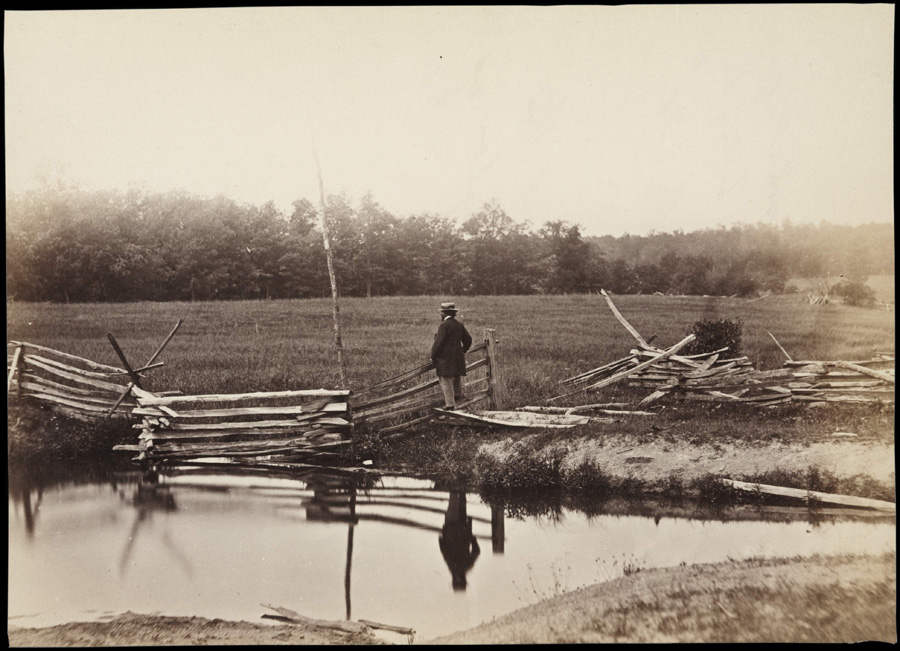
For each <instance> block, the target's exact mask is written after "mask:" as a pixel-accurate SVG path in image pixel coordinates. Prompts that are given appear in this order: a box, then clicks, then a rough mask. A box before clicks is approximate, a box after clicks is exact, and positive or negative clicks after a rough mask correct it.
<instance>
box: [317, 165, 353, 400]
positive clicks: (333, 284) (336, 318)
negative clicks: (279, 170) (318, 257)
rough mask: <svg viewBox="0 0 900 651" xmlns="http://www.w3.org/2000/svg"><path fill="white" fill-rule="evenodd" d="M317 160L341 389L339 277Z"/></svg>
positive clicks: (341, 351) (320, 167) (323, 236)
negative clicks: (335, 268)
mask: <svg viewBox="0 0 900 651" xmlns="http://www.w3.org/2000/svg"><path fill="white" fill-rule="evenodd" d="M313 156H315V158H316V174H318V177H319V223H320V225H321V228H322V241H323V242H324V244H325V261H326V263H327V264H328V278H329V280H330V281H331V302H332V305H333V312H334V347H335V348H336V349H337V358H338V371H339V373H340V378H341V388H342V389H344V388H346V386H347V381H346V378H345V377H344V346H343V344H342V343H341V307H340V305H339V303H338V286H337V277H336V276H335V274H334V255H333V254H332V252H331V236H330V235H329V233H328V220H327V219H325V186H324V184H323V183H322V166H321V165H319V155H318V153H316V151H315V150H313Z"/></svg>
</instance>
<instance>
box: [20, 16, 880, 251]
mask: <svg viewBox="0 0 900 651" xmlns="http://www.w3.org/2000/svg"><path fill="white" fill-rule="evenodd" d="M893 31H894V7H893V5H890V4H858V5H852V4H843V5H841V4H821V5H811V4H797V5H771V4H758V5H719V6H709V5H671V6H666V5H646V6H638V5H635V6H620V7H612V6H610V7H602V6H601V7H585V6H577V7H506V6H502V7H455V8H441V7H418V8H410V7H391V8H380V9H379V8H269V9H258V8H229V9H196V10H183V9H182V10H143V11H138V10H125V11H62V12H5V34H4V47H5V72H6V87H5V91H6V94H5V98H6V105H5V108H6V180H7V191H10V190H12V191H19V190H24V189H27V188H29V187H32V186H33V185H35V184H36V183H38V182H39V181H40V180H41V179H42V178H44V179H53V180H55V179H56V178H62V179H64V180H66V181H68V182H73V183H79V184H81V185H83V186H85V187H88V188H107V189H112V188H122V189H124V188H128V187H143V188H146V189H147V190H151V191H157V190H160V191H167V190H172V189H176V188H182V189H184V190H187V191H189V192H192V193H196V194H200V195H208V196H213V195H216V194H224V195H226V196H229V197H232V198H234V199H236V200H238V201H241V202H248V203H254V204H262V203H264V202H266V201H269V200H273V201H275V203H276V205H277V206H278V207H279V208H281V209H282V210H284V211H286V212H289V211H290V209H291V202H292V201H293V200H295V199H298V198H301V197H304V198H307V199H309V200H310V201H313V202H314V203H315V204H318V185H317V180H316V167H315V159H314V154H313V152H314V149H315V150H316V151H317V152H318V156H319V159H320V161H321V167H322V174H323V179H324V184H325V190H326V192H328V193H338V192H346V193H347V194H348V195H349V196H350V198H351V199H352V200H353V201H354V203H356V202H357V201H358V199H359V197H360V196H362V194H363V193H365V192H366V191H371V193H372V194H373V196H374V198H375V199H376V200H377V201H378V202H379V203H381V204H382V205H383V206H384V207H385V208H387V209H388V210H390V211H391V212H392V213H394V214H396V215H398V216H400V217H405V216H407V215H409V214H412V213H420V212H425V211H428V212H433V213H439V214H443V215H446V216H448V217H452V218H455V219H459V220H464V219H466V218H467V217H468V216H470V215H471V214H472V213H473V212H476V211H477V210H479V208H480V207H481V205H482V204H483V203H484V202H485V201H488V200H490V199H496V200H497V201H498V202H499V203H500V205H501V206H502V207H503V208H504V209H505V210H506V211H507V213H508V214H509V215H510V216H511V217H513V218H514V219H516V220H517V221H525V220H528V221H530V222H531V223H532V224H533V225H535V226H540V225H541V224H542V223H543V222H545V221H548V220H550V219H565V220H568V221H571V222H574V223H578V224H580V225H582V226H583V227H584V232H585V234H588V235H603V234H613V235H621V234H622V233H624V232H629V233H633V234H645V233H648V232H650V231H651V230H656V231H669V232H670V231H674V230H676V229H683V230H685V231H691V230H695V229H699V228H705V227H714V226H716V225H718V224H725V225H730V224H733V223H736V222H744V223H752V222H760V221H762V222H773V223H778V224H780V223H781V222H782V221H783V220H784V219H791V220H792V221H794V222H818V221H820V220H826V221H831V222H835V223H850V224H861V223H869V222H873V221H874V222H892V221H893V59H894V56H893V40H894V39H893Z"/></svg>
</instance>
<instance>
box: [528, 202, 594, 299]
mask: <svg viewBox="0 0 900 651" xmlns="http://www.w3.org/2000/svg"><path fill="white" fill-rule="evenodd" d="M540 235H541V237H542V238H543V239H544V241H545V243H546V244H547V249H548V251H549V256H550V268H549V271H548V278H547V280H546V288H547V291H550V292H553V293H568V292H578V291H585V290H586V289H587V288H588V287H589V282H590V274H591V255H592V249H591V246H590V245H589V244H588V243H587V242H585V241H584V240H583V239H582V237H581V231H580V229H579V227H578V226H577V225H575V224H569V223H567V222H565V221H562V220H557V221H549V222H547V223H545V224H544V226H543V228H541V230H540Z"/></svg>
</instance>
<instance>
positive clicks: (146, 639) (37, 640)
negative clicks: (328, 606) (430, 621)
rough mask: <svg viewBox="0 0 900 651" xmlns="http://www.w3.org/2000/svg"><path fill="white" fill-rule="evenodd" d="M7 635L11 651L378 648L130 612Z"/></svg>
mask: <svg viewBox="0 0 900 651" xmlns="http://www.w3.org/2000/svg"><path fill="white" fill-rule="evenodd" d="M8 634H9V645H10V646H11V647H39V646H40V647H43V646H73V647H74V646H102V647H105V646H175V645H179V646H185V645H187V646H199V645H204V646H206V645H233V644H234V645H236V644H253V645H259V644H383V642H381V641H380V640H378V639H376V638H375V637H374V636H372V635H363V634H359V633H345V632H341V631H336V630H332V629H327V628H323V627H321V626H312V625H305V624H297V625H291V626H282V625H277V626H268V625H265V624H252V623H250V622H229V621H224V620H221V619H204V618H202V617H161V616H155V615H136V614H134V613H124V614H122V615H119V616H118V617H116V618H115V619H113V620H112V621H108V622H71V623H69V624H61V625H59V626H50V627H47V628H18V627H15V626H10V627H9V631H8Z"/></svg>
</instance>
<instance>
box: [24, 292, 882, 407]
mask: <svg viewBox="0 0 900 651" xmlns="http://www.w3.org/2000/svg"><path fill="white" fill-rule="evenodd" d="M445 298H454V297H403V298H370V299H365V298H347V299H342V300H341V303H340V307H341V319H342V340H343V345H344V360H345V367H346V375H347V381H348V384H349V388H351V389H353V388H361V387H363V386H366V385H368V384H372V383H374V382H377V381H379V380H382V379H385V378H388V377H392V376H394V375H396V374H398V373H400V372H402V371H405V370H407V369H411V368H413V367H416V366H419V365H421V364H423V363H425V362H426V361H427V360H428V353H429V348H430V345H431V342H432V339H433V336H434V332H435V330H436V328H437V325H438V313H437V306H438V304H439V303H440V301H441V300H445ZM456 300H457V301H458V303H459V305H460V307H461V318H462V320H463V322H464V323H465V324H466V326H467V328H468V329H469V331H470V332H471V333H472V335H473V337H474V338H475V339H476V341H478V340H480V339H481V338H482V333H483V330H484V329H485V328H493V329H494V330H495V331H496V332H497V336H498V338H499V339H500V355H501V365H502V369H503V375H504V380H505V385H506V395H507V402H508V403H509V405H508V406H510V407H515V406H521V405H525V404H535V403H536V402H538V401H541V400H543V399H546V398H548V397H551V396H554V395H558V394H559V393H561V390H560V388H559V386H558V383H559V382H560V381H561V380H563V379H566V378H568V377H570V376H572V375H575V374H577V373H579V372H582V371H585V370H589V369H591V368H594V367H596V366H599V365H601V364H603V363H606V362H609V361H613V360H616V359H619V358H621V357H624V356H626V355H627V354H628V351H629V350H630V349H631V348H632V347H633V345H634V343H635V342H634V340H633V339H632V338H631V336H630V335H629V334H628V333H627V332H626V331H625V329H624V328H623V327H622V326H621V325H620V324H619V323H618V321H616V320H615V318H614V316H613V315H612V313H611V312H610V310H609V308H608V307H607V305H606V303H605V301H604V300H603V299H602V298H601V297H599V296H597V295H570V296H528V297H510V296H500V297H472V298H465V299H456ZM614 300H615V302H616V305H617V307H618V308H619V310H620V311H621V312H622V314H623V315H624V316H625V317H626V318H627V319H628V320H629V321H630V322H631V323H632V324H633V325H634V326H635V328H637V330H638V331H639V332H641V333H642V334H643V335H644V336H645V337H650V336H653V335H656V337H657V338H656V340H655V341H654V344H655V345H658V346H661V347H666V346H670V345H672V344H674V343H676V342H677V341H679V340H680V339H681V338H683V337H684V335H685V333H686V332H687V331H688V330H689V329H690V327H691V325H692V324H693V323H694V322H695V321H697V320H699V319H722V318H727V319H739V320H740V321H741V322H742V323H743V344H744V351H743V352H744V353H745V354H746V355H748V356H749V358H750V360H751V362H752V363H753V364H754V365H755V366H756V367H757V368H759V369H770V368H776V367H778V366H780V365H781V363H782V361H783V359H784V357H783V355H782V353H781V352H780V351H779V350H778V348H777V346H776V345H775V343H774V342H773V341H772V339H771V338H770V337H769V335H768V334H767V333H768V332H771V333H772V334H773V335H774V336H775V337H776V338H777V339H778V341H779V342H780V343H781V345H782V346H784V347H785V349H786V350H787V351H788V352H789V353H790V355H791V356H792V357H793V358H794V359H819V360H833V359H844V360H859V359H866V358H868V357H869V356H870V355H871V354H872V353H873V351H884V350H893V348H894V334H895V331H894V313H893V312H890V313H889V312H886V311H883V310H869V309H862V308H853V307H848V306H843V305H824V306H822V305H810V304H808V303H806V302H804V301H803V300H802V299H800V298H799V297H797V296H771V297H768V298H765V299H762V300H756V301H747V300H743V299H737V298H733V299H729V298H714V297H710V298H707V297H672V296H616V297H615V298H614ZM7 307H8V309H7V338H8V340H24V341H28V342H31V343H35V344H40V345H44V346H50V347H53V348H56V349H59V350H61V351H64V352H68V353H72V354H75V355H80V356H83V357H87V358H89V359H92V360H94V361H98V362H105V363H109V364H114V365H117V366H118V365H120V363H119V361H118V359H117V357H116V355H115V353H114V351H113V349H112V347H111V345H110V343H109V341H108V339H107V337H106V333H107V332H111V333H113V334H114V335H115V337H116V339H117V340H118V342H119V344H120V345H121V347H122V349H123V350H124V351H125V354H126V355H127V356H128V357H129V359H130V361H131V363H132V364H134V365H138V364H143V363H144V362H145V361H146V360H147V359H148V358H149V357H150V356H151V355H152V354H153V353H154V352H155V350H156V348H157V347H158V345H159V344H160V343H161V342H162V340H163V339H164V338H165V336H166V335H167V334H168V332H169V331H170V330H171V329H172V327H173V326H174V325H175V323H176V322H177V321H178V319H180V318H182V317H184V318H185V321H184V324H183V325H182V326H181V328H180V330H179V331H178V333H177V334H176V335H175V337H174V338H173V339H172V341H171V342H170V343H169V345H168V347H167V348H166V350H165V351H164V352H163V354H162V355H161V356H160V358H159V359H161V360H163V361H164V362H165V366H164V367H162V368H159V369H156V370H153V371H151V372H149V374H148V377H149V382H148V388H149V389H150V390H173V389H177V390H180V391H183V392H184V393H218V392H223V393H224V392H244V391H278V390H285V389H304V388H336V387H337V386H338V385H339V374H338V365H337V355H336V352H335V349H334V345H333V321H332V304H331V301H330V300H324V299H322V300H320V299H314V300H288V301H240V302H202V303H127V304H69V305H62V304H29V303H15V304H10V305H8V306H7ZM613 388H614V387H613Z"/></svg>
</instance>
